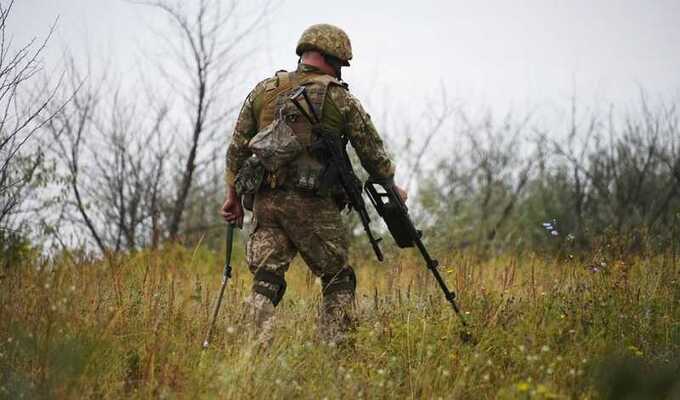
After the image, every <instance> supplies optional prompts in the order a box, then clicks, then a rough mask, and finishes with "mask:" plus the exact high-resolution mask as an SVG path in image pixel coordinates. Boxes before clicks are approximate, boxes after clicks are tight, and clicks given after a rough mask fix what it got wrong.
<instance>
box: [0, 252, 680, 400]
mask: <svg viewBox="0 0 680 400" xmlns="http://www.w3.org/2000/svg"><path fill="white" fill-rule="evenodd" d="M603 246H604V245H603ZM609 250H611V251H608V252H596V253H594V254H590V255H580V256H570V255H568V254H567V255H563V256H560V257H557V256H555V255H551V254H542V255H538V254H533V253H526V254H521V255H515V256H497V257H494V258H481V257H478V256H475V255H473V253H472V252H469V253H467V252H463V253H450V254H447V255H446V257H440V261H442V264H443V267H442V272H443V274H444V276H445V278H446V280H447V281H448V282H449V285H450V286H451V287H452V288H455V289H456V290H457V292H458V293H459V301H460V304H461V307H462V308H463V310H464V312H465V314H466V317H467V318H468V320H469V321H470V322H471V324H472V333H473V336H474V340H473V342H471V343H463V342H462V340H461V339H460V336H459V332H460V324H459V322H458V320H457V319H456V317H455V315H454V313H453V311H452V310H451V309H450V307H449V306H448V304H447V303H446V302H445V301H444V299H443V297H442V296H441V294H440V293H439V292H438V288H437V287H436V286H435V285H434V281H433V279H432V277H431V276H430V275H429V272H428V271H427V270H426V269H425V268H424V267H423V265H422V262H421V261H420V259H419V258H418V257H417V254H413V253H410V252H400V253H398V254H397V253H396V251H391V252H390V253H391V257H392V258H391V259H390V260H388V262H387V263H386V264H384V265H374V264H373V263H372V262H369V261H366V260H367V259H368V258H366V257H363V258H361V257H359V256H356V257H357V260H355V263H354V265H356V266H357V268H356V269H357V270H358V275H359V296H358V306H357V318H358V322H359V323H358V327H357V330H356V332H355V334H354V347H353V348H336V347H333V346H329V345H327V344H325V343H322V342H321V341H320V340H319V339H318V338H317V334H316V315H317V314H316V312H317V311H316V310H317V306H318V301H319V286H318V285H319V284H318V283H317V282H316V280H315V279H314V278H313V277H311V276H310V275H309V274H308V272H307V270H306V268H305V267H304V265H303V264H301V263H300V262H299V261H298V262H296V264H294V265H293V266H292V267H291V271H290V272H289V274H288V282H289V289H288V292H287V294H286V297H285V299H284V301H283V302H282V304H281V305H280V306H279V309H278V314H277V336H276V338H275V339H274V341H273V343H272V344H271V345H270V346H269V347H268V348H261V347H258V346H257V345H256V344H255V342H254V341H253V340H252V339H250V338H249V329H248V324H247V321H246V320H245V318H244V313H243V306H242V301H243V298H244V297H245V296H246V294H247V293H248V290H249V286H250V276H249V273H248V272H247V269H246V268H245V266H244V264H243V262H242V257H240V253H241V252H240V251H239V252H238V253H239V257H237V259H236V260H235V262H234V263H233V264H234V268H235V273H234V279H233V280H232V281H231V282H230V285H229V286H228V288H227V291H226V295H225V301H224V306H223V308H222V310H221V314H220V318H219V321H218V326H217V328H218V329H217V333H216V335H215V337H214V339H213V343H212V346H211V347H210V348H209V350H208V351H206V352H202V351H201V342H202V341H203V337H204V334H205V332H206V329H207V326H208V322H209V315H210V312H211V309H212V306H213V304H214V301H215V298H216V292H217V290H218V288H219V284H220V274H221V268H222V265H221V255H220V254H219V253H214V252H211V251H209V250H207V249H204V248H202V247H200V246H199V247H196V248H190V249H186V248H182V247H179V246H176V247H172V246H168V247H166V248H163V249H161V250H157V251H151V250H147V251H142V252H138V253H135V254H128V255H115V256H111V257H109V258H106V259H103V260H101V259H88V258H87V257H86V256H82V255H80V256H79V255H77V254H64V255H62V256H61V257H60V258H58V259H56V260H51V261H49V262H47V261H44V262H41V261H32V262H27V263H26V264H25V265H15V266H12V267H11V268H9V269H6V270H4V271H2V272H1V273H2V275H1V276H2V280H1V281H0V316H1V318H0V367H1V370H2V375H0V398H11V399H15V398H22V396H23V398H234V399H236V398H315V399H319V398H328V399H335V398H370V399H373V398H432V399H437V398H444V399H495V398H498V399H524V398H536V399H571V398H584V399H585V398H611V399H621V398H631V399H632V398H636V399H637V398H680V397H674V396H680V383H678V382H680V381H679V380H678V379H677V376H678V371H679V369H678V365H679V364H678V360H680V358H679V357H678V356H679V355H680V311H679V310H678V305H679V304H678V302H679V301H680V285H678V279H680V275H679V270H678V260H677V259H676V256H675V255H674V254H672V253H673V252H672V251H671V250H670V249H669V250H668V251H667V252H650V253H651V254H652V255H646V256H639V255H638V256H625V257H624V256H622V255H620V254H619V257H616V251H613V249H609ZM440 254H441V252H440ZM607 254H609V255H607ZM397 256H398V257H397ZM359 259H360V261H359ZM626 393H627V394H628V396H631V397H626ZM632 396H637V397H632Z"/></svg>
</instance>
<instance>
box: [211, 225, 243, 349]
mask: <svg viewBox="0 0 680 400" xmlns="http://www.w3.org/2000/svg"><path fill="white" fill-rule="evenodd" d="M234 227H235V225H234V224H227V239H226V245H227V247H226V250H225V255H224V271H223V272H222V287H220V295H219V297H217V304H215V309H214V310H213V315H212V320H211V321H210V326H209V327H208V333H207V334H206V335H205V340H204V341H203V349H204V350H205V349H207V348H208V346H209V345H210V339H211V338H212V333H213V328H214V327H215V321H217V314H218V313H219V312H220V306H221V305H222V297H224V289H225V288H226V287H227V281H228V280H229V278H231V252H232V248H233V247H234V246H233V245H234Z"/></svg>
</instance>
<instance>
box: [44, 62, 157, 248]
mask: <svg viewBox="0 0 680 400" xmlns="http://www.w3.org/2000/svg"><path fill="white" fill-rule="evenodd" d="M67 72H68V78H69V79H68V83H69V86H68V87H67V88H64V91H65V92H66V93H68V92H69V91H73V92H75V95H73V99H72V101H71V102H70V103H69V104H68V105H67V106H66V107H63V108H62V109H60V110H59V111H57V112H56V113H55V116H54V118H52V119H51V120H50V121H48V122H47V124H46V128H47V130H48V131H49V132H50V143H51V149H52V151H53V154H54V155H55V156H56V158H57V159H59V160H60V161H61V167H62V169H61V170H60V172H61V173H62V174H63V175H64V177H65V181H66V182H67V184H68V188H69V192H70V196H68V198H67V201H65V202H63V203H62V212H61V215H62V218H63V219H64V221H65V222H67V223H77V224H82V225H83V226H84V227H85V228H86V231H87V232H88V233H89V237H90V238H91V239H92V241H93V242H94V244H95V245H96V246H97V248H98V249H99V250H100V251H101V252H106V251H108V250H115V251H118V250H121V249H135V248H137V247H141V246H146V245H148V244H151V245H152V246H155V245H157V244H158V240H159V235H158V230H159V229H158V224H159V220H158V215H159V214H160V209H161V199H162V197H163V194H162V185H163V182H164V179H165V172H164V168H165V160H166V158H167V155H168V153H169V149H168V146H167V145H164V144H163V141H162V139H161V137H162V126H163V123H164V121H165V120H166V117H167V108H166V107H161V108H159V109H157V110H154V112H149V111H151V110H148V109H146V108H145V109H143V110H140V108H141V107H142V106H140V104H141V103H142V102H141V101H140V100H139V99H132V100H126V99H124V98H123V97H122V94H121V91H120V88H119V87H118V86H117V84H116V83H113V82H110V81H109V80H108V79H107V78H106V76H104V77H101V78H100V79H94V78H92V75H91V74H90V73H89V72H88V74H87V77H85V76H83V75H82V74H81V73H80V72H79V70H78V68H77V66H76V64H75V62H74V60H73V59H70V60H69V63H68V68H67Z"/></svg>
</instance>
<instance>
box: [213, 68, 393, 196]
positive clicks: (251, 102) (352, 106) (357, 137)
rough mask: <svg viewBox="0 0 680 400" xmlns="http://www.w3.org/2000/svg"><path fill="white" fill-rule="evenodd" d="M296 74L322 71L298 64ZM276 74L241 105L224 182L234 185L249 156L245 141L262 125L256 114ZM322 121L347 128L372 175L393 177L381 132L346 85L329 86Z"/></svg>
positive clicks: (333, 126)
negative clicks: (379, 132)
mask: <svg viewBox="0 0 680 400" xmlns="http://www.w3.org/2000/svg"><path fill="white" fill-rule="evenodd" d="M297 73H299V74H323V72H321V71H320V70H318V69H317V68H315V67H312V66H309V65H305V64H299V65H298V69H297ZM272 79H276V77H273V78H268V79H265V80H264V81H262V82H260V83H258V84H257V85H256V86H255V89H253V90H252V91H251V92H250V94H249V95H248V97H247V98H246V100H245V102H244V103H243V107H242V108H241V112H240V113H239V116H238V120H237V121H236V127H235V128H234V133H233V136H232V140H231V144H230V145H229V148H228V150H227V168H226V174H225V175H226V183H227V185H232V186H233V185H234V182H235V179H236V175H237V174H238V171H239V169H240V168H241V167H242V166H243V163H244V162H245V160H247V159H248V158H249V157H250V156H251V151H250V149H249V148H248V141H249V140H250V139H251V138H252V137H253V136H255V134H256V133H257V132H258V131H259V130H260V129H261V128H262V127H260V126H258V121H259V114H260V112H261V111H262V101H263V97H264V91H265V87H266V86H267V84H268V83H270V82H271V81H272ZM321 119H322V124H324V125H326V126H328V127H329V128H332V129H337V131H342V127H343V126H347V127H348V129H347V130H346V131H347V133H348V136H349V140H350V143H351V144H352V147H354V149H355V151H356V153H357V155H358V156H359V160H360V161H361V165H362V166H363V167H364V169H366V171H367V172H368V173H369V175H370V176H371V177H374V178H378V179H391V178H392V177H393V176H394V164H393V163H392V161H391V160H390V158H389V156H388V155H387V152H386V151H385V147H384V144H383V141H382V139H381V138H380V135H379V134H378V132H377V130H376V129H375V126H374V125H373V122H372V121H371V118H370V116H369V115H368V113H367V112H366V111H365V110H364V108H363V107H362V106H361V104H360V103H359V100H357V99H356V97H354V96H352V95H351V94H350V93H349V91H348V90H347V88H346V87H341V86H336V85H333V86H330V87H329V88H328V92H327V94H326V99H325V101H324V105H323V111H322V118H321Z"/></svg>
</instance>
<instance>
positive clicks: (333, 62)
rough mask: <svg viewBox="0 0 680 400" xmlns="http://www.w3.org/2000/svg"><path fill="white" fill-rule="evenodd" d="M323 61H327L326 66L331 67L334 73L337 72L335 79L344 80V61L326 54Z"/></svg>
mask: <svg viewBox="0 0 680 400" xmlns="http://www.w3.org/2000/svg"><path fill="white" fill-rule="evenodd" d="M323 59H324V60H325V61H326V64H328V65H330V66H331V67H332V68H333V71H334V72H335V77H336V78H338V79H339V80H342V61H340V59H339V58H337V57H334V56H331V55H328V54H324V55H323Z"/></svg>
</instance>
